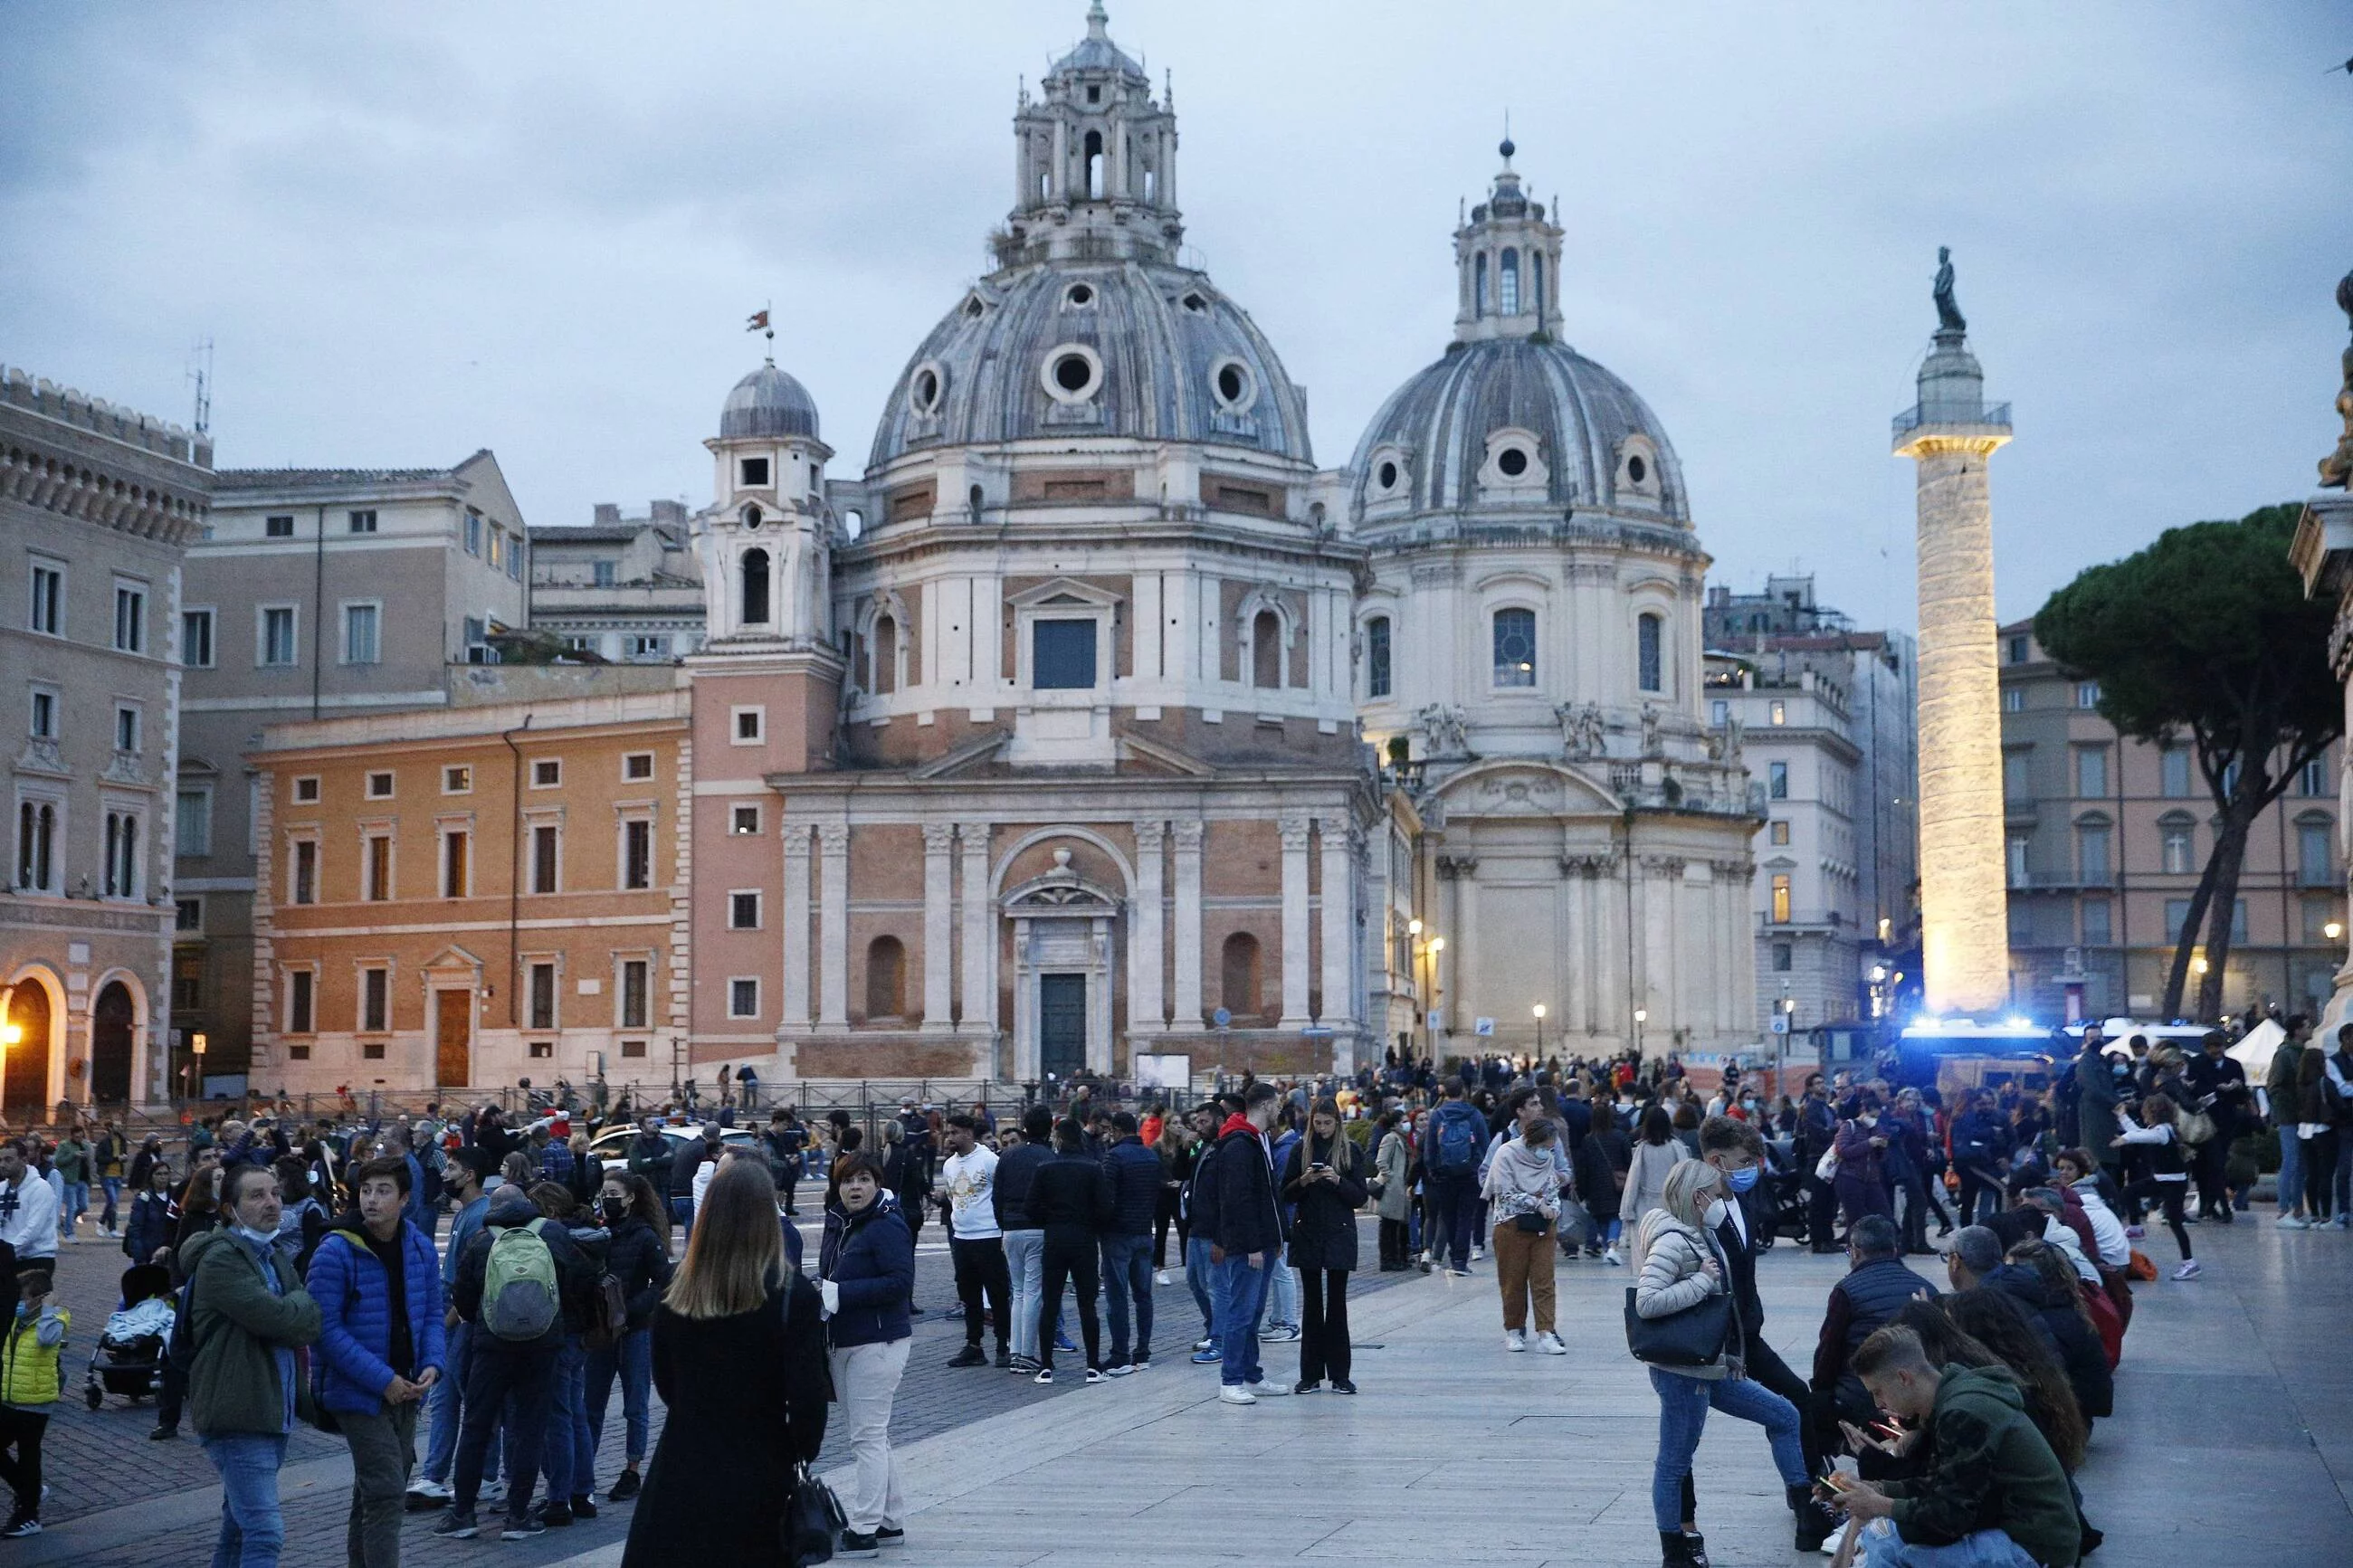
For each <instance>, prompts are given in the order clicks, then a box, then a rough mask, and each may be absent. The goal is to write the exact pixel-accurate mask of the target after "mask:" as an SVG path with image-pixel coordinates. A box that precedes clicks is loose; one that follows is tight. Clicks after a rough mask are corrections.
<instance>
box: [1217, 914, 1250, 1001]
mask: <svg viewBox="0 0 2353 1568" xmlns="http://www.w3.org/2000/svg"><path fill="white" fill-rule="evenodd" d="M1218 958H1219V964H1218V1001H1219V1005H1220V1006H1222V1007H1224V1008H1225V1010H1226V1011H1227V1012H1229V1013H1231V1014H1232V1015H1233V1016H1235V1017H1237V1018H1254V1017H1256V1016H1258V1011H1259V999H1258V985H1259V962H1258V938H1256V937H1254V936H1252V935H1250V932H1248V931H1236V932H1234V933H1233V935H1231V936H1229V937H1228V938H1226V944H1225V946H1224V947H1223V948H1222V949H1220V950H1219V954H1218Z"/></svg>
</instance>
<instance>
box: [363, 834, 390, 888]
mask: <svg viewBox="0 0 2353 1568" xmlns="http://www.w3.org/2000/svg"><path fill="white" fill-rule="evenodd" d="M362 850H363V856H362V860H361V877H360V881H361V888H360V897H362V898H364V899H365V900H368V901H369V902H370V903H377V904H380V903H384V902H385V901H387V900H390V899H391V897H392V835H390V834H388V833H371V834H369V835H368V836H367V838H366V839H365V841H364V843H363V845H362Z"/></svg>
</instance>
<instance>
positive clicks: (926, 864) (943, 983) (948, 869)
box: [923, 822, 955, 1035]
mask: <svg viewBox="0 0 2353 1568" xmlns="http://www.w3.org/2000/svg"><path fill="white" fill-rule="evenodd" d="M954 853H955V824H954V823H950V822H927V823H925V824H923V1033H925V1034H927V1035H944V1034H949V1033H952V1032H954V1030H955V959H954V956H953V955H954V952H955V900H954V894H955V861H954V860H953V859H952V858H951V857H952V855H953V854H954Z"/></svg>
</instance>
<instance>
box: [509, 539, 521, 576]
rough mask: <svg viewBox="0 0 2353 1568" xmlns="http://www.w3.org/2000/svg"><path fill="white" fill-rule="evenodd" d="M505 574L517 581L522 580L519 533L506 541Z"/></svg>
mask: <svg viewBox="0 0 2353 1568" xmlns="http://www.w3.org/2000/svg"><path fill="white" fill-rule="evenodd" d="M507 575H508V576H510V577H512V578H513V579H514V580H515V581H516V582H518V583H520V582H522V534H520V533H518V534H516V535H515V536H514V537H513V538H512V539H510V540H509V541H507Z"/></svg>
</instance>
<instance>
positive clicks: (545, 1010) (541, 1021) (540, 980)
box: [529, 963, 555, 1029]
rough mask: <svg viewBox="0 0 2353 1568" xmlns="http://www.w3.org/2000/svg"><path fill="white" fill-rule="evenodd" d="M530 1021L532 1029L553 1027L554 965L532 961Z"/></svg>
mask: <svg viewBox="0 0 2353 1568" xmlns="http://www.w3.org/2000/svg"><path fill="white" fill-rule="evenodd" d="M530 1010H531V1022H530V1024H529V1027H531V1028H533V1029H553V1028H554V1027H555V965H554V964H552V963H534V964H533V965H532V966H531V1003H530Z"/></svg>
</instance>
